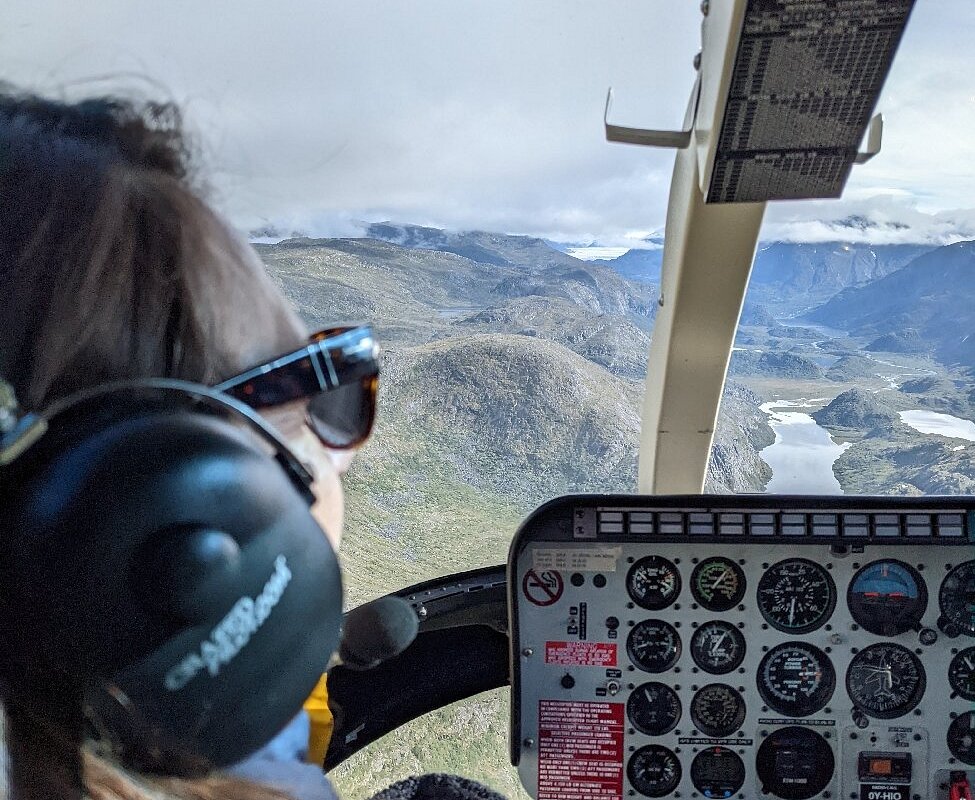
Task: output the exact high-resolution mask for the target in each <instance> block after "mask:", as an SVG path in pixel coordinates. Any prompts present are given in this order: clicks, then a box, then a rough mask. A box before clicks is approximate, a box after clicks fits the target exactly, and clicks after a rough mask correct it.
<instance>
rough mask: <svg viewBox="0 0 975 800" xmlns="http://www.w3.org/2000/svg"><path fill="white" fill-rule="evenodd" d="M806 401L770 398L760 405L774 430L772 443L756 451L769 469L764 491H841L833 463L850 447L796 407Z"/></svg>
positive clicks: (779, 492) (837, 492)
mask: <svg viewBox="0 0 975 800" xmlns="http://www.w3.org/2000/svg"><path fill="white" fill-rule="evenodd" d="M810 402H814V401H809V400H796V401H790V400H773V401H772V402H769V403H764V404H762V406H761V409H762V411H764V412H765V413H766V414H768V416H769V425H771V426H772V430H773V431H775V442H774V443H772V444H770V445H769V446H768V447H766V448H765V449H764V450H762V451H761V453H759V455H760V456H761V458H762V460H763V461H764V462H765V463H766V464H768V465H769V467H771V469H772V480H771V481H769V484H768V486H767V487H766V489H765V491H767V492H775V493H777V494H842V493H843V490H842V489H841V488H840V484H839V481H837V480H836V476H835V475H834V474H833V462H834V461H836V459H837V458H839V457H840V455H842V454H843V452H844V451H845V450H846V449H847V448H848V447H849V446H850V445H849V443H846V444H836V443H835V442H834V441H833V439H832V437H831V436H830V435H829V432H828V431H827V430H826V429H825V428H822V427H820V425H819V424H818V423H817V422H816V420H814V419H813V418H812V417H811V416H809V414H807V413H805V412H803V411H798V410H795V409H802V408H807V409H811V408H813V406H811V405H807V404H808V403H810Z"/></svg>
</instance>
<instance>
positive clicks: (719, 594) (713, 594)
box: [691, 556, 745, 611]
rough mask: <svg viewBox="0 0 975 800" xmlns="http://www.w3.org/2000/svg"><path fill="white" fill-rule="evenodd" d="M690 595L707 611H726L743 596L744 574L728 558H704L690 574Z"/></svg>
mask: <svg viewBox="0 0 975 800" xmlns="http://www.w3.org/2000/svg"><path fill="white" fill-rule="evenodd" d="M691 594H692V595H694V599H695V600H696V601H697V602H698V603H699V604H700V605H701V606H702V607H704V608H706V609H707V610H708V611H728V610H729V609H732V608H734V607H735V606H736V605H738V604H739V603H740V602H741V601H742V598H743V597H744V596H745V573H744V572H742V571H741V567H739V566H738V565H737V564H736V563H735V562H734V561H732V560H731V559H729V558H720V557H718V556H715V557H714V558H706V559H705V560H704V561H702V562H701V563H700V564H698V565H697V566H696V567H694V572H692V573H691Z"/></svg>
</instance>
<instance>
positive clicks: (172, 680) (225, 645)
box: [164, 555, 291, 692]
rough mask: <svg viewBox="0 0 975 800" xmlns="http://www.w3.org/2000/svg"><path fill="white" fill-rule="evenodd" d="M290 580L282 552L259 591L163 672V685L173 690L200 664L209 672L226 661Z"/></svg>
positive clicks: (257, 626) (194, 673)
mask: <svg viewBox="0 0 975 800" xmlns="http://www.w3.org/2000/svg"><path fill="white" fill-rule="evenodd" d="M289 583H291V570H290V569H288V561H287V559H286V558H285V557H284V556H283V555H279V556H278V557H277V558H276V559H275V560H274V572H273V573H272V574H271V577H270V578H268V581H267V583H266V584H264V588H263V589H262V590H261V593H260V594H259V595H258V596H257V597H255V598H254V599H253V600H251V598H249V597H242V598H240V600H238V601H237V602H236V603H234V607H233V608H232V609H230V611H229V612H228V613H227V616H225V617H224V618H223V619H222V620H220V622H219V623H218V624H217V627H215V628H214V629H213V630H212V631H211V632H210V638H209V639H207V640H206V641H204V642H203V643H202V644H201V645H200V651H199V652H198V653H195V652H194V653H190V654H188V655H187V656H186V657H185V658H183V659H182V660H181V661H180V662H179V663H178V664H176V665H175V666H174V667H173V668H172V669H171V670H169V672H167V673H166V678H165V681H164V683H165V686H166V688H167V689H168V690H169V691H171V692H177V691H179V690H180V689H182V688H183V687H184V686H186V684H188V683H189V682H190V681H191V680H193V678H195V677H196V676H197V675H199V674H200V670H202V669H203V668H204V667H205V668H206V669H207V670H208V671H209V673H210V675H211V676H214V677H215V676H216V675H218V674H219V673H220V667H222V666H224V665H225V664H229V663H230V662H231V661H233V659H234V658H235V657H236V656H237V654H238V653H239V652H240V651H241V650H243V649H244V647H245V646H246V645H247V643H248V642H249V641H250V638H251V636H253V635H254V634H255V633H257V631H258V630H259V629H260V627H261V625H263V624H264V622H265V620H267V618H268V617H269V616H270V615H271V612H272V611H273V610H274V607H275V606H276V605H277V604H278V602H279V601H280V600H281V595H283V594H284V590H285V589H286V588H287V586H288V584H289Z"/></svg>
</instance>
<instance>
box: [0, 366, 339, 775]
mask: <svg viewBox="0 0 975 800" xmlns="http://www.w3.org/2000/svg"><path fill="white" fill-rule="evenodd" d="M8 411H9V409H8ZM0 422H3V419H2V414H0ZM7 423H8V424H7V425H6V427H7V429H8V435H7V437H6V439H5V440H4V442H3V447H0V464H4V462H7V463H6V464H5V465H3V466H0V678H2V681H3V690H4V693H5V694H6V696H7V697H8V698H11V699H13V700H14V701H15V702H19V703H21V704H22V706H23V707H30V705H31V703H32V702H34V701H35V700H37V701H38V702H40V698H50V697H51V696H58V697H60V696H63V695H71V694H72V693H74V696H75V697H76V698H77V700H78V703H79V705H83V707H84V709H85V715H86V717H87V724H88V726H89V728H90V731H93V732H94V733H96V734H97V735H98V736H99V737H100V738H101V739H103V740H105V741H107V742H108V743H109V744H110V745H111V747H112V749H113V751H114V754H115V755H116V756H117V757H118V758H119V759H120V760H121V761H122V762H123V763H125V764H127V765H129V766H132V767H135V768H138V769H143V770H148V771H154V772H162V773H169V774H192V773H193V772H195V771H203V770H204V769H205V768H208V767H221V766H226V765H229V764H232V763H234V762H237V761H239V760H241V759H242V758H244V757H245V756H246V755H248V754H249V753H251V752H253V751H254V750H256V749H258V748H259V747H260V746H262V745H263V744H264V743H266V742H267V741H269V740H270V739H271V738H273V736H274V735H275V734H276V733H277V732H278V731H279V730H280V729H281V728H283V727H284V726H285V724H286V723H287V722H288V721H289V720H290V719H292V718H293V717H294V715H295V714H296V713H298V711H299V710H300V709H301V706H302V703H303V701H304V700H305V699H306V698H307V697H308V695H309V694H310V692H311V690H312V688H313V687H314V685H315V683H316V681H317V680H318V678H319V677H320V676H321V674H322V673H323V672H324V671H325V667H326V665H327V663H328V661H329V657H330V655H331V654H332V653H333V651H335V649H336V648H337V646H338V643H339V638H340V629H341V625H342V584H341V575H340V572H339V565H338V562H337V559H336V556H335V553H334V552H333V550H332V548H331V546H330V545H329V543H328V540H327V539H326V537H325V535H324V534H323V532H322V530H321V528H320V527H319V526H318V524H317V523H316V521H315V520H314V518H313V517H312V515H311V513H310V505H311V502H312V501H313V496H312V494H311V489H310V484H311V480H312V479H311V476H310V475H309V473H308V471H307V470H306V469H305V468H304V467H303V466H302V464H301V463H300V462H299V460H298V459H297V458H296V457H295V455H294V454H293V453H292V452H291V451H290V450H289V449H288V447H287V446H286V445H285V444H284V442H283V441H282V440H281V439H280V438H279V437H278V436H277V434H275V432H274V431H273V430H272V429H271V428H270V427H269V426H268V425H267V424H266V423H265V422H264V421H263V420H261V418H260V417H259V416H258V415H257V414H255V412H253V411H252V410H251V409H249V408H248V407H246V406H244V405H243V404H241V403H240V402H238V401H236V400H234V399H232V398H230V397H228V396H226V395H223V394H221V393H219V392H216V391H214V390H212V389H208V388H206V387H203V386H198V385H196V384H191V383H186V382H182V381H176V380H168V379H158V380H155V379H149V380H139V381H130V382H125V383H118V384H108V385H105V386H101V387H97V388H95V389H92V390H89V391H85V392H82V393H80V394H78V395H75V396H73V397H71V398H69V399H67V400H66V401H64V402H61V403H58V404H56V406H54V407H52V408H51V409H49V410H48V411H47V412H45V413H44V415H43V416H41V417H20V418H19V419H17V420H15V421H14V422H13V423H12V422H11V417H10V414H9V413H8V419H7ZM241 423H243V424H241ZM2 427H3V426H0V430H2ZM32 434H38V435H32Z"/></svg>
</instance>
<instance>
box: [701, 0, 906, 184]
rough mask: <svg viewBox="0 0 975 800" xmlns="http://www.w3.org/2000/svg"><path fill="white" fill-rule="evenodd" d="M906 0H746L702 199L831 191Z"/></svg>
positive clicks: (856, 139)
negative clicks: (715, 152)
mask: <svg viewBox="0 0 975 800" xmlns="http://www.w3.org/2000/svg"><path fill="white" fill-rule="evenodd" d="M913 5H914V0H750V2H749V3H748V10H747V12H746V14H745V21H744V27H743V29H742V36H741V41H740V43H739V47H738V54H737V57H736V61H735V71H734V75H733V77H732V82H731V88H730V92H729V97H728V105H727V107H726V109H725V115H724V120H723V123H722V126H721V134H720V137H719V142H718V151H717V155H716V159H715V166H714V172H713V173H712V176H711V185H710V187H709V190H708V197H707V200H708V202H709V203H730V202H747V201H762V200H788V199H798V198H814V197H839V196H840V193H841V192H842V191H843V186H844V185H845V183H846V179H847V177H848V176H849V172H850V168H851V166H852V165H853V160H854V158H855V157H856V153H857V149H858V147H859V145H860V142H861V140H862V139H863V136H864V133H865V132H866V127H867V123H868V122H869V120H870V116H871V113H872V111H873V108H874V106H875V104H876V102H877V96H878V95H879V93H880V90H881V88H882V86H883V83H884V80H885V79H886V77H887V73H888V71H889V70H890V65H891V62H892V60H893V57H894V53H895V51H896V49H897V45H898V43H899V42H900V39H901V35H902V34H903V32H904V26H905V25H906V24H907V19H908V16H909V15H910V12H911V9H912V7H913Z"/></svg>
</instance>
